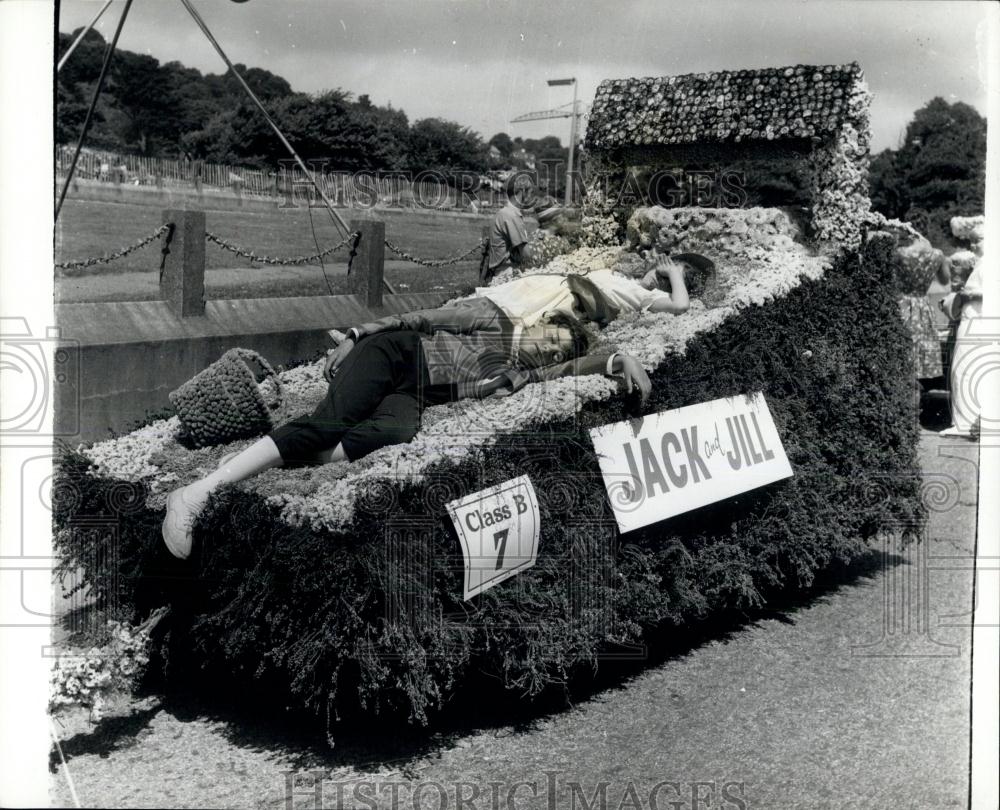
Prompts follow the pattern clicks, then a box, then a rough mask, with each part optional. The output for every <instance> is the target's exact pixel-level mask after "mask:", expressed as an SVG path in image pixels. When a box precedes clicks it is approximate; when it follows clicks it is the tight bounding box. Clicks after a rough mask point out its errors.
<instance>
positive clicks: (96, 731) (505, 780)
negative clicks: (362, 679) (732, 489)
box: [52, 433, 978, 810]
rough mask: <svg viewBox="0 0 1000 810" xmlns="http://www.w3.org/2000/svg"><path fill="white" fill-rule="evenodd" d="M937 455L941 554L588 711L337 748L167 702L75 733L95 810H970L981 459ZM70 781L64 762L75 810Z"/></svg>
mask: <svg viewBox="0 0 1000 810" xmlns="http://www.w3.org/2000/svg"><path fill="white" fill-rule="evenodd" d="M921 453H922V459H923V467H924V470H925V475H926V480H927V484H928V487H929V489H928V494H929V497H930V499H931V500H932V501H933V503H934V504H935V505H936V507H937V511H934V512H933V513H932V520H931V522H930V526H929V529H928V532H927V535H926V537H925V542H924V543H923V544H921V545H919V546H916V547H914V546H910V547H906V548H903V549H899V548H896V547H894V546H893V547H890V548H888V549H886V553H885V555H884V556H882V555H880V554H875V555H873V560H872V564H871V565H869V566H868V567H867V568H865V567H862V568H860V569H859V570H856V571H855V572H854V574H855V575H854V576H852V577H850V578H848V579H847V580H846V581H844V582H842V583H840V584H838V585H836V586H833V587H830V588H828V589H826V590H824V591H821V592H819V593H817V594H816V595H814V597H813V598H811V599H810V600H808V601H806V602H804V603H800V604H797V605H789V606H785V608H784V609H782V610H781V611H780V612H779V611H775V612H774V613H773V614H771V615H768V616H765V617H763V618H757V619H756V620H754V621H752V622H749V623H748V624H746V625H744V626H742V627H739V628H733V629H732V631H731V632H728V633H725V634H723V633H717V634H715V635H714V637H710V638H709V639H707V640H705V641H704V642H703V643H700V644H699V645H697V646H695V647H694V648H692V649H690V650H689V651H688V652H687V653H685V654H681V655H674V656H672V657H669V658H667V659H666V660H665V661H663V662H660V663H658V664H655V665H650V666H648V667H647V668H645V669H642V670H640V671H639V672H638V673H637V674H634V675H632V676H631V677H629V678H627V679H624V680H619V681H618V682H617V683H616V684H615V685H614V686H612V687H610V688H606V689H603V690H601V691H598V692H596V693H594V694H593V695H592V696H591V697H589V698H588V699H585V700H582V701H581V702H579V703H578V704H577V705H575V706H573V707H571V708H566V709H562V710H559V711H553V712H550V713H548V714H545V715H542V716H536V717H534V718H533V719H527V720H525V719H524V718H518V719H517V720H516V721H515V722H510V723H505V722H504V721H503V720H501V721H500V722H496V720H495V718H494V720H493V721H491V722H490V723H480V724H478V725H477V724H476V722H475V721H474V720H472V719H469V720H468V721H467V722H465V723H464V725H461V726H459V727H458V728H452V729H450V730H448V731H447V732H444V733H440V734H437V735H435V736H433V737H431V738H429V739H403V738H402V737H400V736H398V735H396V736H394V737H393V738H391V739H387V738H385V737H384V736H380V735H379V734H377V733H372V734H371V735H369V736H368V738H367V739H366V738H365V737H364V735H362V734H361V733H359V732H353V733H352V734H351V735H348V737H346V738H342V739H338V740H337V741H336V743H337V744H336V747H335V748H334V749H333V750H332V751H330V750H326V749H323V748H322V747H308V746H306V745H305V744H304V743H303V742H302V741H301V739H296V737H295V734H294V731H293V730H289V729H281V728H278V727H275V726H274V725H273V724H269V725H261V726H255V724H254V723H253V721H252V720H247V719H246V718H245V717H244V719H242V720H240V721H234V720H232V719H225V718H218V717H216V718H212V717H209V716H208V715H206V714H205V713H204V712H202V711H201V710H199V709H197V708H195V707H192V706H186V707H178V706H177V705H170V706H169V707H168V706H167V705H165V704H161V703H160V702H159V701H158V699H156V698H147V699H146V700H145V701H142V702H138V703H135V704H125V705H121V706H119V707H118V709H117V712H116V713H115V715H114V716H112V717H109V718H108V719H106V720H104V721H103V722H102V723H101V724H99V725H98V726H96V727H93V728H91V727H89V726H88V725H87V723H86V721H85V720H84V719H83V718H82V717H78V716H74V717H69V718H66V719H65V720H64V723H65V726H64V727H63V728H62V729H61V735H62V738H63V741H64V742H63V747H64V751H65V754H66V757H67V760H68V770H69V772H70V773H71V775H72V778H73V781H74V783H75V787H76V791H77V794H78V797H79V800H80V802H81V803H82V804H83V805H90V806H94V805H103V806H106V807H121V806H133V807H154V806H161V805H162V806H178V807H179V806H191V807H194V806H203V807H248V806H249V807H285V806H289V807H292V806H294V807H297V808H313V807H319V806H323V807H331V808H332V807H374V806H378V807H391V806H393V805H392V801H391V799H392V795H393V791H394V790H395V791H396V795H397V797H398V800H399V801H398V806H400V807H414V806H432V807H439V806H448V807H455V802H454V796H455V793H456V790H458V792H460V794H461V795H462V796H465V797H469V796H471V795H473V794H472V790H473V788H472V787H471V786H470V785H466V786H464V787H462V786H459V787H458V788H456V783H461V782H465V783H469V782H475V783H477V787H478V788H479V789H480V790H481V791H482V795H480V796H479V797H478V798H476V799H475V800H474V801H472V802H471V803H469V804H467V805H466V807H469V808H473V807H475V808H480V807H483V808H494V807H497V808H499V807H504V808H506V807H559V808H562V807H574V806H575V807H579V808H583V807H586V806H587V804H585V803H582V802H587V803H589V802H591V801H592V800H594V799H596V804H592V805H591V806H593V807H609V808H620V807H642V808H650V807H652V806H658V807H660V808H671V810H686V808H694V807H700V808H702V810H707V809H708V808H727V807H728V808H737V807H750V808H821V807H830V808H834V807H836V808H892V809H893V810H898V809H899V808H944V807H962V806H965V803H966V800H967V790H968V778H967V767H968V735H969V672H970V649H969V637H970V632H969V628H968V624H969V621H970V611H971V607H972V602H971V598H972V574H971V558H972V555H973V542H974V527H975V504H976V490H975V481H976V465H975V463H974V462H975V459H976V458H977V455H978V448H977V446H976V445H974V444H970V443H960V444H957V445H951V444H949V445H946V444H945V443H944V442H943V441H942V440H941V439H939V438H938V437H937V436H936V435H935V434H932V433H925V434H924V436H923V440H922V444H921ZM54 762H56V763H58V760H57V759H55V758H54ZM316 774H319V776H320V779H319V781H318V782H317V781H316V779H315V775H316ZM65 777H66V772H65V769H64V768H63V767H62V766H58V765H55V766H54V770H53V783H52V784H53V791H54V799H55V801H56V802H57V803H59V804H70V803H71V801H72V799H71V796H70V792H69V789H68V787H67V780H66V778H65ZM490 782H494V783H496V784H495V785H494V786H491V785H490V784H489V783H490ZM518 782H526V783H528V784H526V785H521V786H518V785H517V784H516V783H518ZM602 783H608V784H607V785H606V786H605V787H604V788H602V787H601V785H602ZM662 783H668V784H662ZM657 784H660V787H659V789H658V790H656V792H655V793H654V789H655V787H656V785H657ZM317 785H318V787H317ZM393 785H395V788H394V787H393ZM421 785H422V787H421ZM439 786H440V787H439ZM442 789H443V790H444V791H445V792H446V793H447V795H448V797H449V799H448V803H447V804H445V805H442V804H441V800H440V796H439V793H440V790H442ZM550 789H551V791H552V793H551V796H550ZM602 790H603V791H604V795H605V796H606V801H605V802H604V803H603V804H602V803H601V795H602ZM595 791H596V793H595ZM338 792H339V795H338ZM372 796H375V797H377V798H378V799H380V801H378V802H376V801H375V800H373V799H371V798H370V797H372ZM651 798H652V799H653V800H655V802H656V804H655V805H654V804H653V801H651ZM414 799H416V801H414ZM508 799H509V802H508Z"/></svg>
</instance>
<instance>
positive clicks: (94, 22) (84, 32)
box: [56, 0, 112, 73]
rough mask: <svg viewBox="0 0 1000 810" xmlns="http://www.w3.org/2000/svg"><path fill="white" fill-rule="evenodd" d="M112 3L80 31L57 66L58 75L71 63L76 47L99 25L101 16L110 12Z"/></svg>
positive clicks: (108, 0) (108, 1)
mask: <svg viewBox="0 0 1000 810" xmlns="http://www.w3.org/2000/svg"><path fill="white" fill-rule="evenodd" d="M111 3H112V0H106V2H105V3H104V5H103V6H101V10H100V11H98V12H97V14H96V15H94V19H92V20H91V21H90V22H89V23H88V24H87V26H86V27H85V28H84V29H83V30H82V31H80V35H79V36H78V37H77V38H76V39H75V40H73V44H72V45H70V46H69V48H67V49H66V53H64V54H63V55H62V59H60V60H59V64H58V65H56V73H58V72H59V71H60V70H62V69H63V65H65V64H66V62H68V61H69V57H70V55H71V54H72V53H73V51H75V50H76V46H77V45H79V44H80V43H81V42H83V38H84V37H85V36H87V34H89V33H90V29H91V28H93V27H94V26H95V25H97V21H98V20H99V19H101V16H102V15H103V14H104V12H105V11H107V10H108V7H109V6H110V5H111Z"/></svg>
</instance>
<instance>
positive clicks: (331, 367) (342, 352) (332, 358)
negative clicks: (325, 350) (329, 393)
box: [323, 338, 354, 382]
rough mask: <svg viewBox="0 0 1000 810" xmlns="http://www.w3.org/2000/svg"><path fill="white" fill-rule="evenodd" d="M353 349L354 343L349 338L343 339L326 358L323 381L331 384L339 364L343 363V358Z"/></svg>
mask: <svg viewBox="0 0 1000 810" xmlns="http://www.w3.org/2000/svg"><path fill="white" fill-rule="evenodd" d="M353 348H354V341H353V340H351V338H345V339H344V340H342V341H341V343H340V345H339V346H337V348H336V349H333V350H332V351H331V352H330V353H329V354H328V355H327V356H326V364H325V365H324V366H323V379H324V380H326V381H327V382H333V375H334V374H336V373H337V369H338V368H339V367H340V364H341V363H343V362H344V358H345V357H347V355H348V354H350V353H351V349H353Z"/></svg>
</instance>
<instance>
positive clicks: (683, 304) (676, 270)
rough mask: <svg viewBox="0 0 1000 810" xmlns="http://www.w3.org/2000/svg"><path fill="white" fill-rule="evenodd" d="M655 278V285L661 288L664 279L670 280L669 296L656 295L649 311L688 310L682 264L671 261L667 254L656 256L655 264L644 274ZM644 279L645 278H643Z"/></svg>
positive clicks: (682, 311) (673, 312)
mask: <svg viewBox="0 0 1000 810" xmlns="http://www.w3.org/2000/svg"><path fill="white" fill-rule="evenodd" d="M646 278H651V280H653V279H655V283H656V286H657V287H659V288H660V289H661V290H662V289H663V284H664V282H665V281H669V282H670V298H662V297H658V298H657V299H656V300H655V301H653V303H652V304H650V307H649V310H648V311H649V312H669V313H671V314H672V315H681V314H683V313H685V312H687V311H688V308H689V307H690V306H691V301H690V299H689V298H688V291H687V285H686V284H685V283H684V267H683V265H680V264H677V262H672V261H670V259H669V258H668V257H667V256H660V257H658V258H657V262H656V266H655V267H654V268H653V269H652V270H651V271H650V272H649V273H648V274H647V275H646ZM643 280H644V281H645V279H643Z"/></svg>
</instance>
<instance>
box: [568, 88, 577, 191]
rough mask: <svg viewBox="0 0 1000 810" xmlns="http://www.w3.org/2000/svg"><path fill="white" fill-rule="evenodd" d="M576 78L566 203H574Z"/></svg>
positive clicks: (571, 119) (570, 131) (571, 116)
mask: <svg viewBox="0 0 1000 810" xmlns="http://www.w3.org/2000/svg"><path fill="white" fill-rule="evenodd" d="M576 118H577V114H576V79H575V78H574V79H573V112H572V114H571V115H570V119H569V121H570V123H569V159H568V160H567V161H566V205H572V204H573V150H574V149H575V148H576Z"/></svg>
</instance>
